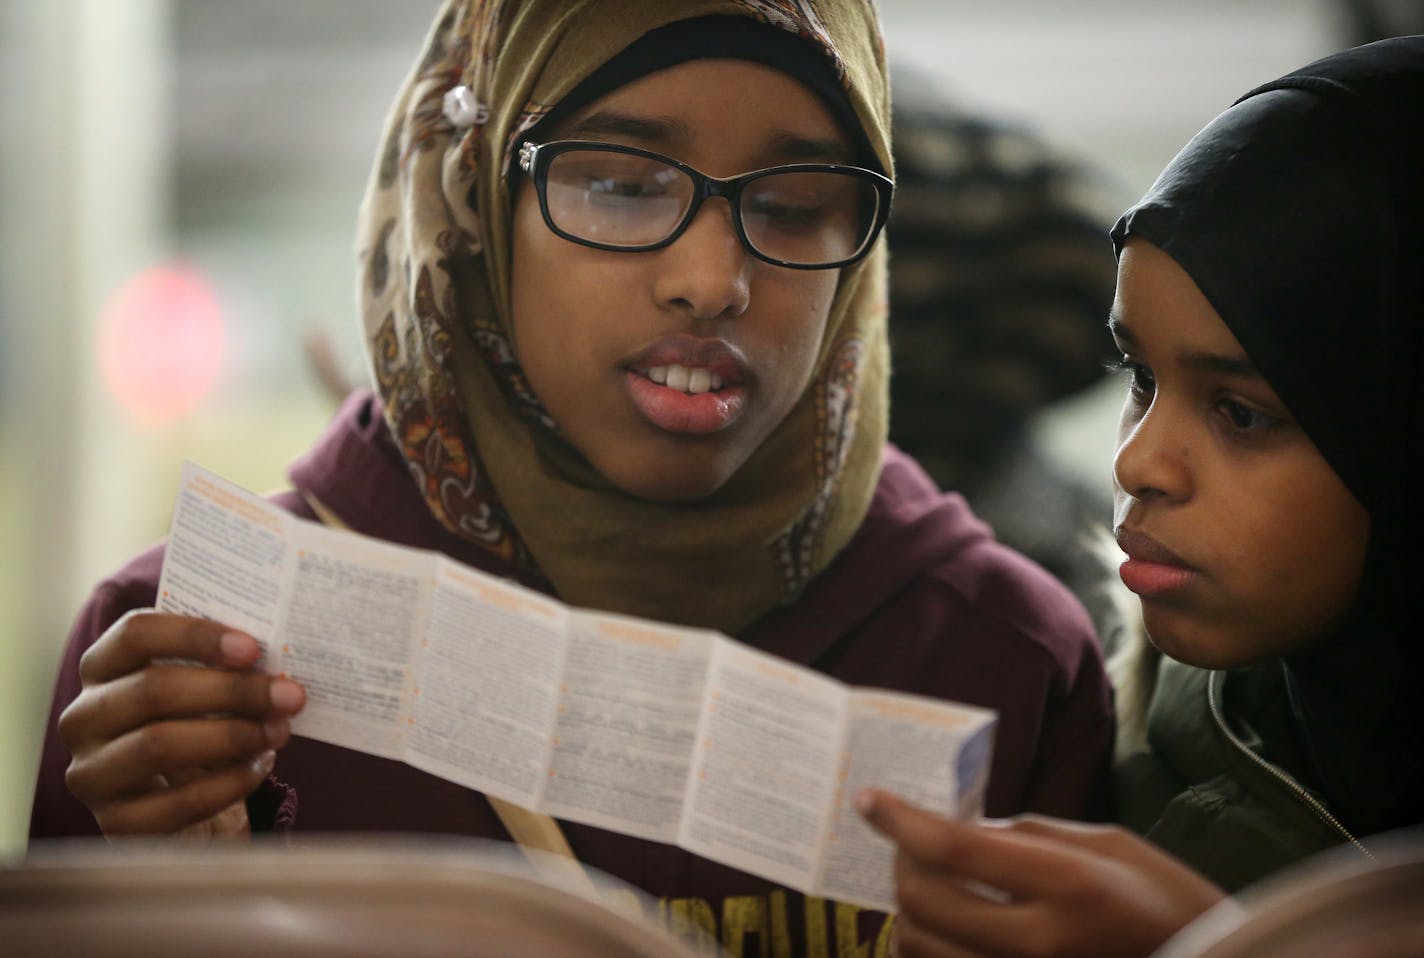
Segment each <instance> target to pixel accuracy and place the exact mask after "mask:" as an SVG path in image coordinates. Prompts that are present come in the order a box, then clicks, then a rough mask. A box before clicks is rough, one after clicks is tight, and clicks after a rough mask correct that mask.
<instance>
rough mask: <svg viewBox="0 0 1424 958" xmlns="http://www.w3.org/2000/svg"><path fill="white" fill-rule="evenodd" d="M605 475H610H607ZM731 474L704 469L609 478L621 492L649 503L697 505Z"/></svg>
mask: <svg viewBox="0 0 1424 958" xmlns="http://www.w3.org/2000/svg"><path fill="white" fill-rule="evenodd" d="M605 475H608V474H607V473H605ZM730 476H731V473H730V472H727V473H722V472H720V471H718V472H709V471H705V470H698V471H691V470H679V471H677V472H664V471H660V470H649V471H645V472H639V473H637V474H633V475H623V476H617V475H608V480H609V481H610V482H612V483H613V485H614V486H616V487H617V488H618V489H619V491H621V492H623V493H626V494H627V495H630V496H632V497H634V498H635V499H646V500H647V501H649V502H665V503H677V502H696V501H697V500H699V499H706V498H707V497H708V496H710V495H712V494H713V493H715V492H716V491H717V490H718V489H721V488H722V487H723V486H724V485H726V484H727V479H728V478H730Z"/></svg>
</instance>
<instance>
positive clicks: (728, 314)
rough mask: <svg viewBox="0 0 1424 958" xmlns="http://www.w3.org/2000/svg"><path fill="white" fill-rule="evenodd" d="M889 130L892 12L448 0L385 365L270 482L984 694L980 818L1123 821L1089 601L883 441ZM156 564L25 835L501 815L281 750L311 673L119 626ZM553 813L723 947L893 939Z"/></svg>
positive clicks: (363, 240) (398, 263)
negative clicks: (1111, 786)
mask: <svg viewBox="0 0 1424 958" xmlns="http://www.w3.org/2000/svg"><path fill="white" fill-rule="evenodd" d="M888 123H889V113H888V92H887V88H886V78H885V67H884V62H883V58H882V48H881V40H880V37H879V34H878V31H877V25H876V22H875V15H874V12H873V8H872V6H871V4H870V3H869V2H868V0H818V2H817V3H815V4H814V5H811V4H809V3H805V2H795V0H716V2H696V3H693V2H660V3H646V2H643V0H624V2H615V0H598V2H586V0H585V2H574V0H540V2H534V3H522V4H516V3H512V2H510V3H491V2H476V0H451V2H448V3H447V4H446V5H445V8H444V10H443V12H442V13H441V15H440V18H439V20H438V21H437V23H436V25H435V26H434V28H433V30H432V32H431V34H430V38H429V41H428V45H427V48H426V50H425V51H424V53H423V55H422V57H421V59H420V61H419V65H418V66H417V67H416V69H415V70H414V72H413V73H412V75H411V77H410V79H409V80H408V81H407V83H406V85H405V86H404V88H403V89H402V90H401V92H400V94H399V97H398V99H397V102H396V104H395V107H394V110H393V112H392V114H391V119H390V121H389V125H388V128H387V131H386V134H385V140H384V145H383V148H382V150H381V154H380V157H379V159H378V161H377V163H376V166H375V170H374V172H373V175H372V178H371V182H370V188H369V192H368V195H367V197H366V200H365V203H364V207H363V210H362V214H361V220H360V227H359V249H360V257H361V272H360V278H359V282H360V299H361V306H362V316H363V321H364V328H365V332H366V337H367V340H368V342H369V345H370V350H369V354H370V360H371V372H372V379H373V383H374V386H375V389H374V391H363V392H361V393H359V394H357V395H355V396H353V397H351V399H350V400H349V401H348V402H347V403H346V405H345V407H344V408H343V409H342V411H341V413H340V414H339V416H338V418H337V420H336V421H335V422H334V424H333V425H332V427H331V428H330V430H329V431H328V433H327V434H326V435H325V436H324V437H323V438H322V439H321V440H320V441H319V443H318V444H317V446H316V448H315V449H314V450H313V451H312V452H311V453H310V454H309V455H308V456H307V457H306V458H305V459H303V460H301V461H300V462H298V463H297V464H296V465H295V466H294V467H293V468H292V471H291V480H292V483H293V485H294V487H295V488H294V491H293V492H291V493H288V494H286V495H284V496H282V497H280V498H279V501H280V502H282V503H283V504H285V505H286V506H287V507H289V508H291V509H292V510H293V511H294V512H296V513H298V514H300V515H305V516H311V515H313V514H314V507H313V505H312V503H314V502H319V503H321V504H322V505H323V506H324V507H325V510H326V511H329V512H330V513H334V514H335V515H336V516H338V517H340V519H341V520H342V521H343V522H344V523H345V524H347V525H349V526H351V527H353V528H355V529H356V530H358V531H360V532H363V533H366V534H369V535H374V536H379V537H382V538H385V539H388V540H392V541H396V542H400V543H405V544H410V545H416V546H421V547H426V548H431V549H438V550H441V551H443V552H445V553H447V554H449V555H451V556H453V557H455V558H457V559H459V560H460V561H463V562H465V563H468V564H471V565H474V566H477V567H480V568H483V569H486V570H489V571H492V572H495V573H497V574H500V575H504V576H509V577H513V578H517V579H518V580H520V581H522V582H524V583H526V584H529V585H533V586H535V587H538V588H542V589H544V590H546V591H548V592H550V593H552V594H554V595H557V596H558V597H559V598H560V599H562V600H564V601H566V602H568V603H570V604H574V605H580V606H591V607H596V608H600V609H607V610H615V611H618V612H623V613H629V614H633V615H638V616H645V617H651V618H657V619H662V620H666V621H670V622H675V623H683V624H688V625H695V626H705V627H711V628H715V629H718V630H720V631H723V632H725V633H728V634H731V635H734V636H736V637H738V638H739V639H741V640H743V641H745V642H747V643H749V644H751V645H753V646H756V647H757V648H760V649H764V650H768V651H770V652H773V653H775V654H777V655H781V656H784V657H786V658H788V659H792V660H794V661H797V662H800V663H803V664H806V665H809V666H813V667H815V668H817V669H819V670H821V671H823V672H825V673H827V674H829V675H832V676H835V677H837V678H839V679H841V680H843V681H846V682H849V683H852V684H855V685H871V686H882V687H888V688H895V689H902V690H907V691H913V692H917V693H923V694H927V695H933V696H938V697H943V698H949V699H954V700H959V701H963V702H969V703H975V704H978V705H981V706H987V707H990V708H993V709H996V710H998V712H999V714H1000V724H999V727H998V730H997V738H996V748H995V753H994V759H993V766H992V773H991V779H990V782H989V785H988V795H987V805H988V809H989V811H990V812H991V813H993V814H1010V813H1014V812H1019V811H1025V810H1034V811H1040V812H1045V813H1051V814H1059V815H1074V816H1088V817H1093V816H1099V815H1101V814H1103V813H1104V812H1105V810H1106V808H1105V789H1104V771H1105V768H1106V762H1107V758H1108V752H1109V750H1110V747H1111V740H1112V716H1111V711H1110V704H1109V696H1108V691H1107V684H1106V681H1105V678H1104V673H1103V671H1102V667H1101V663H1100V659H1099V655H1098V651H1097V649H1096V646H1095V643H1094V639H1093V636H1092V633H1091V630H1090V627H1089V625H1088V622H1087V619H1086V616H1085V614H1084V613H1083V612H1082V610H1081V608H1080V607H1078V606H1077V605H1076V603H1075V602H1074V601H1073V600H1072V599H1071V597H1070V596H1069V595H1068V594H1067V592H1066V591H1065V590H1064V589H1063V588H1062V587H1061V586H1060V585H1058V584H1057V583H1056V582H1054V581H1053V580H1051V579H1050V578H1049V577H1048V576H1047V575H1046V574H1044V573H1043V572H1042V571H1041V570H1039V569H1037V568H1036V567H1034V566H1032V565H1031V564H1030V563H1028V562H1027V561H1026V560H1023V559H1021V558H1020V557H1018V556H1016V555H1014V554H1012V553H1010V552H1009V551H1007V550H1005V549H1004V548H1002V547H1000V546H998V545H997V544H996V543H995V542H994V541H993V539H992V538H991V536H990V535H989V533H988V531H987V530H986V529H985V528H984V527H983V526H982V525H981V524H979V523H978V522H977V521H976V520H975V519H974V518H973V517H972V516H971V515H970V514H969V512H968V511H967V509H966V507H965V506H964V504H963V502H962V500H961V499H959V498H958V497H957V496H953V495H946V494H942V493H941V492H939V491H938V490H937V489H936V488H935V487H934V486H933V484H932V483H930V482H929V481H928V479H927V478H926V477H925V475H924V474H923V473H922V472H921V471H920V469H919V468H918V467H917V466H916V465H915V464H914V463H913V462H911V461H910V460H908V459H907V458H906V457H905V456H903V455H902V454H900V453H899V452H897V451H896V450H895V449H893V448H890V447H888V446H887V445H886V442H885V433H886V419H887V412H886V377H887V375H888V370H887V368H886V365H887V363H886V356H887V353H888V349H887V343H886V331H885V324H886V316H885V299H884V297H885V256H884V251H883V249H882V248H881V246H880V245H878V244H877V242H876V240H877V237H878V235H879V232H880V230H881V227H882V226H883V224H884V222H885V219H886V216H887V215H888V211H889V203H890V194H891V179H890V175H891V162H890V149H889V142H888V136H889V126H888ZM159 561H160V552H159V551H154V552H150V553H148V554H147V555H145V556H143V557H141V558H140V559H138V560H137V561H136V562H135V563H134V564H132V565H130V566H129V567H128V568H126V569H125V570H123V571H122V572H120V573H119V574H118V575H117V576H115V577H114V578H112V579H111V580H109V581H107V582H106V583H104V584H103V585H102V586H101V587H100V589H99V591H98V592H97V593H96V594H95V596H94V598H93V599H92V600H91V602H90V604H89V605H88V606H87V607H86V608H85V610H84V612H83V614H82V615H81V618H80V620H79V623H78V624H77V626H76V628H75V632H74V635H73V638H72V641H71V645H70V649H69V653H68V657H67V658H66V660H65V664H64V670H63V674H62V677H61V679H60V685H59V689H58V694H57V697H56V704H55V716H56V722H57V725H56V726H55V727H54V728H52V733H51V735H50V737H49V741H48V742H47V744H46V752H45V759H44V763H45V764H44V770H43V773H42V776H41V781H40V786H39V794H38V797H37V800H36V806H35V818H34V827H33V831H34V833H35V834H36V835H47V834H61V833H75V832H83V831H90V832H93V831H103V832H105V833H107V834H128V833H162V832H176V831H187V832H199V833H204V834H229V833H236V834H243V833H246V832H247V831H249V830H258V831H261V830H270V829H326V830H347V829H351V830H356V829H361V830H366V829H379V830H382V831H400V830H407V831H421V832H445V833H459V834H472V835H481V836H490V837H497V838H504V837H506V833H505V831H504V829H503V827H502V826H501V824H500V822H499V820H498V819H497V818H496V816H495V813H494V812H493V811H492V810H491V808H490V806H489V804H488V803H487V802H486V801H485V800H484V799H483V797H482V796H480V795H479V794H477V793H473V792H470V791H468V790H466V789H464V788H461V787H459V786H456V785H453V784H451V783H448V782H445V781H442V780H440V779H436V778H434V777H431V776H429V775H426V774H424V773H422V772H419V771H417V770H415V769H413V768H411V767H408V766H405V765H402V764H398V763H394V762H389V761H385V760H382V759H378V758H375V757H372V756H369V755H363V754H355V753H352V752H348V751H344V750H341V749H337V748H334V747H332V746H328V745H325V744H322V743H318V742H314V741H310V740H306V739H302V738H296V739H292V738H291V737H290V734H289V727H288V719H289V718H290V716H291V715H293V714H294V713H295V712H296V711H298V710H299V709H300V708H301V706H302V703H303V696H304V691H303V690H302V689H301V688H299V687H297V686H296V685H295V683H292V682H290V681H288V680H285V679H280V678H274V677H270V676H267V675H265V674H260V673H257V672H255V671H252V670H251V668H250V667H251V666H252V664H253V662H254V659H255V658H256V655H257V648H256V645H255V643H254V641H253V640H252V639H251V638H249V637H246V636H242V635H237V634H234V633H230V632H226V631H225V630H224V629H223V627H222V626H220V625H218V624H213V623H206V622H199V621H192V620H187V619H183V618H178V617H174V616H165V615H155V614H137V615H133V616H130V617H127V618H121V616H123V615H124V613H126V612H129V611H130V610H133V609H139V608H142V607H145V606H151V605H152V604H153V601H154V583H155V581H156V578H157V571H158V567H159ZM86 650H87V652H86ZM81 655H82V656H83V658H82V661H81V658H80V657H81ZM160 659H161V660H167V663H166V664H163V665H155V661H156V660H160ZM174 659H183V660H193V661H195V662H199V663H203V664H206V665H208V666H211V668H196V667H188V666H184V665H177V664H173V662H172V660H174ZM61 713H62V715H63V717H62V719H61V718H60V715H61ZM213 716H223V717H221V718H214V717H213ZM66 777H67V786H68V787H67V788H66ZM564 830H565V832H566V834H567V837H568V840H569V842H570V844H571V845H572V848H573V850H574V852H575V853H576V854H577V855H578V857H579V858H580V859H581V860H582V861H584V862H585V863H587V864H589V865H592V866H595V867H597V868H599V869H602V870H604V871H607V872H610V873H612V874H613V875H615V876H618V877H620V878H623V879H625V880H627V881H629V882H632V883H633V884H635V885H638V886H640V887H642V888H644V889H646V890H647V891H649V892H650V893H652V894H654V895H656V896H659V897H661V898H662V899H663V900H664V902H665V903H666V904H667V909H666V910H665V911H666V915H665V917H667V918H668V920H670V921H677V922H680V923H681V924H682V925H684V926H685V927H692V928H694V929H696V930H697V931H698V933H699V934H701V935H709V936H714V937H716V938H718V939H720V940H721V941H723V942H724V943H725V944H728V945H731V946H732V947H733V948H734V949H735V950H737V951H740V950H741V949H742V947H743V945H744V938H746V936H751V937H752V938H758V939H759V941H760V942H761V944H760V947H761V949H762V950H763V951H765V950H766V949H767V948H768V947H771V948H772V949H773V951H774V952H775V953H777V954H782V953H785V954H800V953H815V954H824V953H843V952H848V951H849V949H851V948H854V947H858V946H859V945H861V944H862V943H870V944H875V943H877V942H878V943H879V944H878V947H879V948H881V949H883V948H884V947H885V946H886V943H887V942H888V934H887V930H888V927H889V926H888V923H887V921H886V916H885V915H883V914H879V913H872V912H864V911H859V910H857V909H855V908H852V907H850V906H847V905H837V904H834V903H829V904H828V903H825V902H821V901H818V900H815V899H810V900H807V899H804V898H803V897H802V896H801V895H799V894H797V893H795V892H791V891H788V890H786V889H782V888H777V887H775V886H774V884H773V883H770V882H768V881H765V880H762V879H758V878H755V877H753V876H750V875H746V874H742V873H739V872H735V871H733V870H731V869H728V868H725V867H722V866H719V865H716V864H713V863H711V862H708V861H705V860H702V859H699V858H697V857H696V856H694V855H691V854H689V853H687V852H684V851H682V850H680V849H678V848H675V847H671V846H666V845H659V844H655V843H651V842H647V841H642V840H638V839H634V838H629V837H626V836H621V835H617V834H613V833H610V832H606V831H601V830H599V829H596V828H592V827H584V826H579V825H575V824H567V823H566V824H565V825H564ZM748 947H749V946H748Z"/></svg>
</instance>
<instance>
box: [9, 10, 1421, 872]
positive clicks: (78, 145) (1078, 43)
mask: <svg viewBox="0 0 1424 958" xmlns="http://www.w3.org/2000/svg"><path fill="white" fill-rule="evenodd" d="M1420 6H1421V5H1420V4H1418V3H1417V2H1413V0H1408V2H1403V3H1399V4H1392V3H1390V2H1389V0H1380V2H1375V3H1368V2H1356V3H1342V2H1338V0H1196V2H1194V3H1191V4H1182V3H1174V2H1167V0H1075V2H1073V3H1062V2H1060V0H1000V2H998V3H992V4H987V3H983V2H980V0H880V3H879V7H880V11H881V15H882V18H883V21H884V27H885V32H886V35H887V40H888V44H889V51H890V56H891V59H892V62H897V63H899V64H902V65H906V64H908V65H911V66H913V67H914V68H915V69H916V71H917V72H916V73H915V74H914V76H915V79H914V81H913V82H914V83H916V84H918V85H923V86H927V87H934V88H936V90H938V91H943V92H944V94H945V95H947V96H950V97H952V98H953V100H954V102H955V103H957V104H959V105H960V106H962V107H964V108H966V109H970V110H972V111H975V112H977V113H981V114H983V115H985V116H988V117H993V118H995V119H996V120H997V121H1002V122H1004V123H1007V124H1010V125H1013V126H1015V127H1017V128H1020V129H1022V130H1025V131H1028V132H1030V133H1031V134H1032V135H1033V136H1034V137H1036V138H1038V139H1039V140H1041V141H1042V142H1044V143H1047V144H1050V145H1051V147H1052V149H1054V150H1055V151H1059V152H1060V153H1061V155H1063V156H1065V157H1068V158H1071V159H1072V160H1073V161H1074V162H1081V163H1083V164H1085V165H1086V166H1087V167H1089V168H1091V169H1093V170H1095V171H1097V173H1098V174H1099V175H1098V176H1096V177H1095V178H1094V179H1093V188H1094V191H1095V199H1094V200H1093V202H1094V203H1096V204H1098V205H1099V206H1100V207H1101V209H1102V214H1101V215H1102V217H1103V219H1104V223H1107V222H1110V221H1111V218H1112V217H1113V216H1115V214H1116V212H1117V211H1118V210H1119V209H1120V208H1121V207H1122V206H1124V205H1126V204H1127V203H1128V202H1130V201H1131V200H1132V199H1134V198H1135V197H1136V196H1137V195H1138V194H1140V193H1141V192H1142V191H1143V190H1144V189H1145V188H1146V187H1147V186H1148V185H1149V184H1150V182H1151V180H1152V178H1153V177H1154V175H1155V174H1156V172H1157V171H1158V170H1159V169H1160V168H1161V167H1162V165H1163V164H1165V163H1166V161H1167V160H1168V159H1170V157H1171V156H1172V155H1173V154H1174V153H1175V152H1176V150H1177V149H1178V148H1180V147H1181V146H1182V145H1183V144H1184V143H1185V142H1186V140H1187V139H1188V138H1189V137H1190V136H1191V134H1193V133H1194V132H1195V131H1196V130H1197V129H1198V128H1200V127H1201V126H1202V125H1203V124H1204V123H1205V122H1206V121H1207V120H1209V119H1210V118H1211V117H1212V116H1213V115H1215V114H1216V113H1217V112H1219V111H1220V110H1222V109H1224V108H1225V107H1226V106H1227V105H1229V104H1230V102H1231V101H1232V99H1234V98H1235V97H1236V96H1237V95H1239V94H1240V93H1242V92H1244V91H1245V90H1247V89H1249V88H1250V87H1251V86H1253V85H1255V84H1256V83H1258V82H1262V81H1264V80H1267V79H1270V78H1272V77H1274V76H1276V75H1278V74H1280V73H1282V72H1284V71H1285V70H1288V69H1290V68H1293V67H1296V66H1299V65H1301V64H1303V63H1305V62H1307V61H1308V60H1310V59H1313V58H1314V57H1316V56H1320V55H1323V54H1325V53H1327V52H1330V51H1333V50H1336V49H1339V48H1342V47H1344V46H1348V45H1350V44H1351V43H1353V42H1355V41H1356V39H1357V38H1360V37H1361V36H1363V35H1364V34H1368V33H1371V32H1388V31H1389V30H1390V28H1391V27H1390V24H1391V20H1390V17H1391V16H1394V15H1403V16H1405V17H1409V16H1413V17H1416V18H1417V16H1418V9H1419V7H1420ZM435 7H436V3H435V0H420V2H402V3H391V2H389V0H243V2H241V3H233V2H229V0H0V569H3V574H0V654H3V656H4V662H3V667H0V855H3V854H8V853H12V852H15V851H19V850H21V849H23V847H24V835H25V830H26V825H27V822H28V817H29V805H30V793H31V788H32V785H33V775H34V767H35V762H36V759H37V754H38V746H39V741H40V738H41V735H42V729H43V722H44V717H45V714H46V711H47V708H48V703H49V694H50V687H51V682H52V675H53V670H54V668H55V666H56V664H57V657H58V654H59V651H60V648H61V646H62V644H63V642H64V639H65V636H66V634H67V632H68V628H69V624H70V621H71V619H72V618H73V616H74V614H75V612H76V611H77V609H78V607H79V605H80V604H81V602H82V601H83V599H84V597H85V596H86V595H87V593H88V592H89V591H90V590H91V589H92V587H93V586H94V584H95V583H96V582H97V581H98V580H99V579H100V578H102V576H103V575H104V574H106V573H107V572H108V571H110V570H112V569H114V568H115V567H116V566H118V565H119V564H121V563H122V562H123V561H124V560H125V559H126V558H127V557H128V556H130V555H131V554H132V553H134V552H135V551H137V550H138V549H140V548H141V547H143V546H145V545H146V544H148V543H150V542H152V541H153V540H155V539H156V538H158V537H160V536H161V535H162V534H163V533H164V531H165V530H166V527H167V523H168V514H169V509H170V506H171V500H172V496H173V493H174V491H175V488H176V483H177V477H178V467H179V464H180V462H181V461H182V460H184V459H194V460H197V461H199V462H201V463H203V464H204V465H206V466H208V467H210V468H212V469H215V470H217V471H219V472H221V473H223V474H224V475H227V476H228V477H230V478H231V479H233V480H234V481H236V482H238V483H240V484H242V485H245V486H247V487H249V488H252V489H255V490H258V491H267V490H273V489H276V488H278V487H280V486H281V485H282V484H283V482H284V470H285V466H286V464H287V463H288V462H289V461H290V460H291V459H292V458H294V457H295V456H297V455H298V454H300V453H301V452H302V451H304V449H305V448H306V447H307V445H308V444H309V442H310V441H311V440H312V439H313V438H314V436H315V435H316V433H317V432H318V431H319V430H320V428H321V427H322V425H323V424H324V423H325V421H326V419H327V417H328V416H329V414H330V413H331V411H332V408H333V402H332V398H331V396H330V394H329V391H327V390H326V389H324V387H323V386H322V384H321V382H320V381H319V377H318V376H317V375H315V374H314V372H313V364H312V363H311V362H310V361H309V359H308V357H307V354H306V352H305V351H304V350H305V346H304V344H305V343H306V342H307V340H308V339H309V338H310V337H311V336H313V335H315V336H318V337H320V338H322V339H324V340H325V341H326V342H327V343H329V344H330V346H331V347H332V351H331V355H330V357H329V360H330V368H331V369H333V370H334V371H335V372H336V373H337V374H338V375H342V376H345V377H348V378H350V379H352V380H361V381H364V379H365V372H364V367H363V366H362V363H361V350H360V345H359V342H358V337H357V335H356V318H355V311H354V305H353V304H354V294H353V288H354V278H353V268H352V255H351V235H352V228H353V223H354V218H355V214H356V208H357V204H358V202H359V200H360V197H361V194H362V190H363V186H364V183H365V179H366V174H367V171H368V169H369V166H370V160H371V158H372V157H373V156H374V152H375V146H376V142H377V138H378V136H379V133H380V128H381V123H382V119H383V117H384V114H385V110H386V107H387V105H388V103H389V101H390V98H391V97H392V95H393V94H394V92H395V89H396V87H397V85H398V83H399V82H400V80H401V78H402V77H403V76H404V74H405V72H406V70H407V68H408V67H409V65H410V64H411V63H412V62H413V61H414V58H415V55H416V53H417V50H418V48H419V45H420V43H421V39H422V37H423V36H424V33H425V31H426V28H427V26H428V24H429V22H430V20H431V19H433V13H434V9H435ZM1103 242H1104V243H1106V240H1105V239H1104V241H1103ZM1115 388H1116V387H1115V384H1112V383H1100V384H1098V385H1096V386H1093V387H1091V388H1087V389H1085V390H1081V391H1079V392H1076V393H1075V394H1074V395H1073V397H1072V398H1071V399H1067V400H1064V401H1060V402H1057V403H1055V404H1054V405H1053V406H1052V407H1051V408H1048V409H1046V410H1044V411H1042V412H1040V413H1038V414H1036V415H1035V417H1034V419H1033V421H1032V423H1031V429H1030V435H1031V438H1032V441H1033V443H1034V444H1035V446H1036V447H1037V448H1038V449H1040V450H1041V451H1042V453H1043V455H1045V456H1046V457H1048V458H1050V459H1051V460H1052V461H1053V462H1054V463H1056V464H1058V465H1059V466H1061V468H1062V469H1064V470H1065V471H1067V472H1068V473H1070V474H1073V475H1075V476H1078V477H1080V478H1081V479H1082V481H1083V482H1085V483H1088V484H1092V485H1093V486H1095V487H1101V488H1103V489H1106V483H1107V474H1108V473H1107V463H1108V460H1109V457H1110V454H1111V449H1112V432H1113V420H1114V416H1115V407H1116V396H1115Z"/></svg>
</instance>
